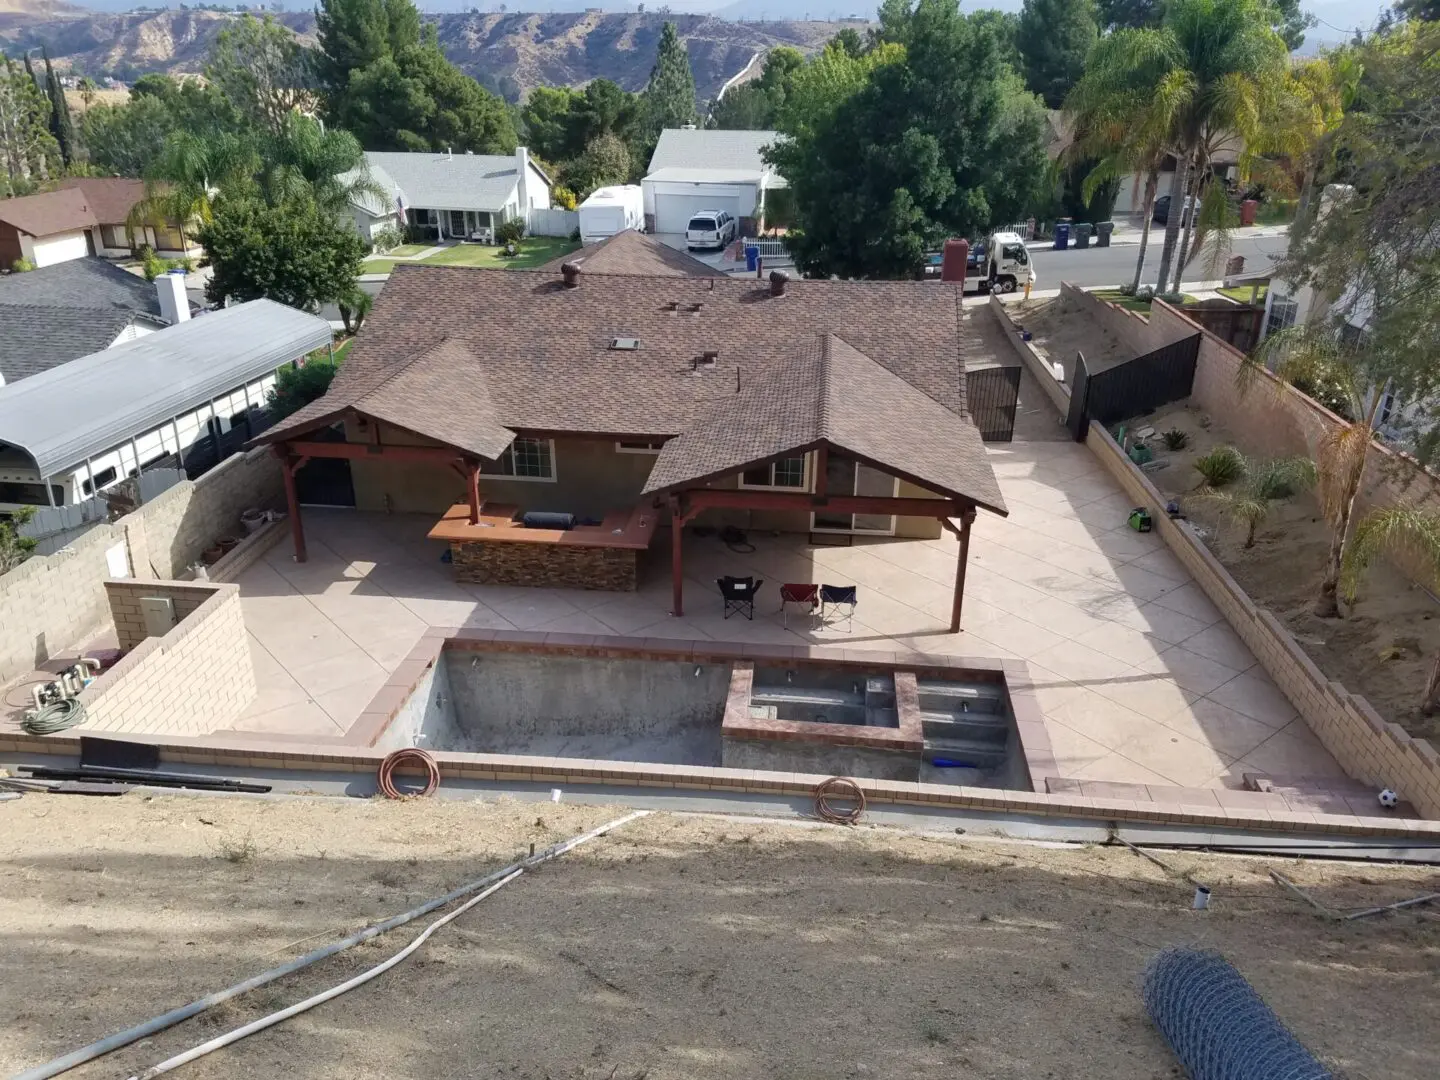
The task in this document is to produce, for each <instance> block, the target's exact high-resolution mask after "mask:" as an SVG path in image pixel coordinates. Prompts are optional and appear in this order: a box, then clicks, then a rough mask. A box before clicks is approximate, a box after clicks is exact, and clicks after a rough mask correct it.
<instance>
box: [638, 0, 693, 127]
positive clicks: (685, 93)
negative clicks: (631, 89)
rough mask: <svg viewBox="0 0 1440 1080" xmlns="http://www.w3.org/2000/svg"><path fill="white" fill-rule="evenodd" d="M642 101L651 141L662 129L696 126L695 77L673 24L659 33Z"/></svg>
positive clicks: (670, 23)
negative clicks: (653, 60) (652, 64)
mask: <svg viewBox="0 0 1440 1080" xmlns="http://www.w3.org/2000/svg"><path fill="white" fill-rule="evenodd" d="M641 97H642V100H643V103H644V111H645V123H646V127H647V132H648V134H649V135H650V136H651V137H652V138H658V137H659V134H660V132H661V131H662V130H663V129H665V128H678V127H684V126H685V125H686V124H693V123H695V74H694V72H692V71H691V70H690V54H689V53H687V52H686V51H685V45H684V43H683V42H681V40H680V35H679V33H678V32H677V31H676V29H675V24H674V23H673V22H666V23H665V25H664V27H663V28H662V29H661V31H660V44H659V45H658V47H657V48H656V51H655V66H654V67H653V68H651V69H650V80H649V82H647V83H646V84H645V91H644V93H643V94H642V95H641Z"/></svg>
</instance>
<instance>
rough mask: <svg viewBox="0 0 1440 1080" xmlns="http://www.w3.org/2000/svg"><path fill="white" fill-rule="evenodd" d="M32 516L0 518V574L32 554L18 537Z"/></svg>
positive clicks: (30, 511) (24, 510)
mask: <svg viewBox="0 0 1440 1080" xmlns="http://www.w3.org/2000/svg"><path fill="white" fill-rule="evenodd" d="M17 261H18V260H17ZM34 516H35V508H34V507H33V506H22V507H21V508H20V509H18V510H12V511H10V512H9V513H8V514H6V515H5V516H4V517H0V574H3V573H5V572H7V571H9V570H13V569H14V568H15V567H17V566H19V565H20V564H21V563H22V562H24V561H25V560H26V559H28V558H29V557H30V555H31V553H32V552H34V550H35V544H36V542H35V541H34V540H32V539H30V538H29V537H28V536H21V535H20V526H22V525H24V524H25V523H26V522H27V521H29V520H30V519H31V518H33V517H34Z"/></svg>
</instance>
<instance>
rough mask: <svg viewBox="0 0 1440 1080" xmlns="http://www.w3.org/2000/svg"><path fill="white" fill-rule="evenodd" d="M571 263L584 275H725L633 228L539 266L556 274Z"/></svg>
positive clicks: (721, 271) (719, 270) (726, 275)
mask: <svg viewBox="0 0 1440 1080" xmlns="http://www.w3.org/2000/svg"><path fill="white" fill-rule="evenodd" d="M566 263H573V264H574V265H576V266H578V267H580V269H581V270H582V271H584V272H585V273H587V274H636V275H639V276H642V277H644V276H650V277H722V278H723V277H729V276H730V275H728V274H727V273H725V271H724V270H721V269H719V268H717V267H714V266H711V265H709V264H708V263H703V262H701V261H700V260H699V259H697V258H695V257H694V256H693V255H689V254H687V253H685V252H683V251H677V250H676V249H675V248H672V247H669V246H667V245H665V244H662V243H661V242H660V241H659V240H656V239H655V238H654V237H650V236H646V235H644V234H643V233H638V232H636V231H635V230H634V229H627V230H626V231H625V232H622V233H616V234H615V235H614V236H611V237H609V238H607V239H605V240H602V241H600V242H599V243H598V244H591V245H590V246H589V247H583V248H581V249H580V250H579V251H576V252H573V253H571V254H569V255H561V256H560V257H559V258H558V259H554V260H552V261H551V262H548V263H546V264H545V266H544V267H543V269H545V270H548V271H550V272H551V273H554V274H558V273H559V272H560V267H562V266H564V265H565V264H566Z"/></svg>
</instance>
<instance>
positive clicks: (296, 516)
mask: <svg viewBox="0 0 1440 1080" xmlns="http://www.w3.org/2000/svg"><path fill="white" fill-rule="evenodd" d="M275 453H276V454H277V455H278V456H279V458H280V471H281V472H282V473H283V474H284V477H285V509H286V512H287V513H289V515H290V535H291V537H292V538H293V539H294V541H295V561H296V562H304V561H305V525H304V523H303V522H302V521H301V520H300V498H299V496H297V495H296V494H295V469H296V467H297V465H298V463H299V460H300V459H299V458H296V457H293V456H291V455H290V454H289V453H287V452H286V450H285V444H284V443H281V444H280V445H279V446H277V447H275Z"/></svg>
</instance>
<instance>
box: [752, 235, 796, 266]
mask: <svg viewBox="0 0 1440 1080" xmlns="http://www.w3.org/2000/svg"><path fill="white" fill-rule="evenodd" d="M748 247H754V248H758V249H759V250H760V258H761V260H763V261H764V263H765V265H766V266H775V265H777V264H780V263H784V264H785V265H787V266H788V265H790V264H791V263H792V262H793V260H792V259H791V258H790V252H788V251H786V250H785V241H784V240H781V239H779V238H778V237H774V236H764V237H762V236H747V237H745V239H743V240H741V241H740V252H741V255H742V256H743V255H744V253H745V249H746V248H748Z"/></svg>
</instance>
